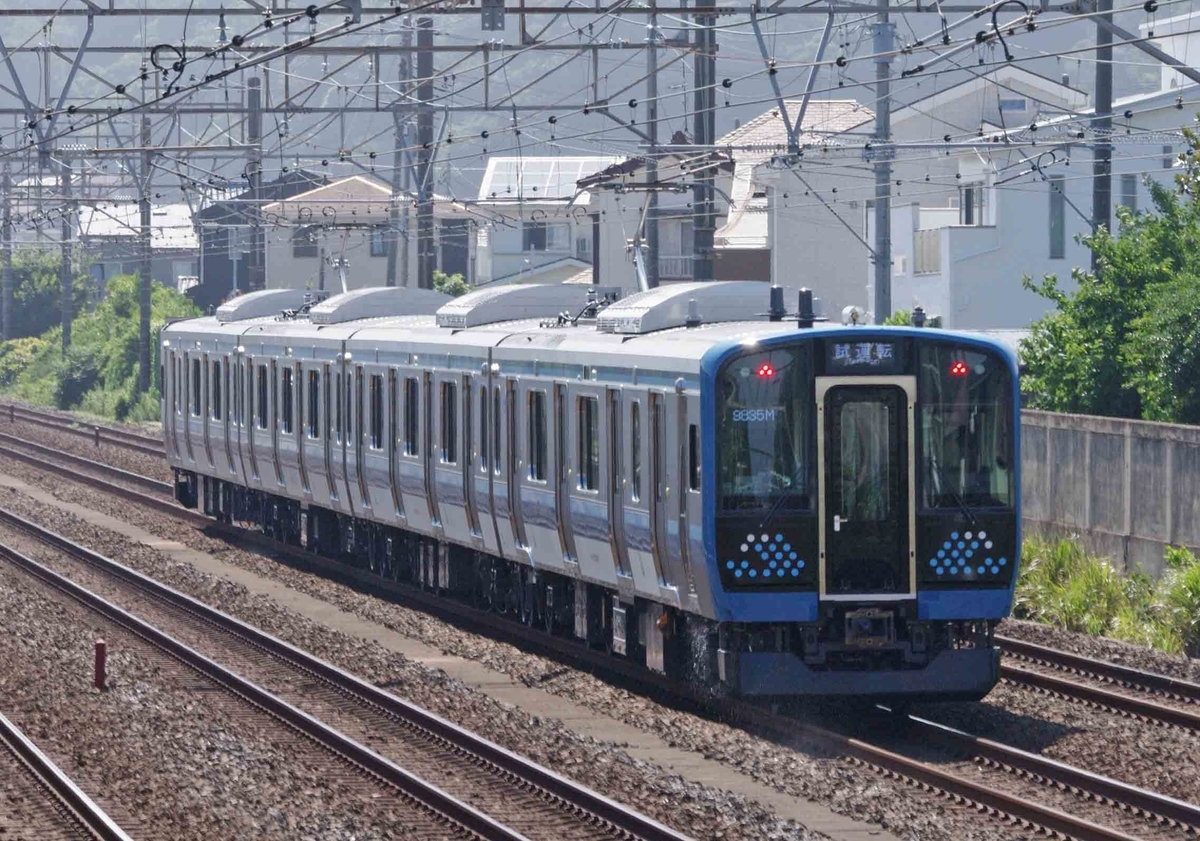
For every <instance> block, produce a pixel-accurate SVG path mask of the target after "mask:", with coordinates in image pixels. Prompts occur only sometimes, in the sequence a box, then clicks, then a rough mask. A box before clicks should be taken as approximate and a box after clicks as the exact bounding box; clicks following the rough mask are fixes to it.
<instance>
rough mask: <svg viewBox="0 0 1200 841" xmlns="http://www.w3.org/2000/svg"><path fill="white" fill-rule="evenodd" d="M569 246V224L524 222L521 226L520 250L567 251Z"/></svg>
mask: <svg viewBox="0 0 1200 841" xmlns="http://www.w3.org/2000/svg"><path fill="white" fill-rule="evenodd" d="M570 248H571V229H570V226H569V225H563V224H552V223H547V222H525V223H524V224H523V225H522V226H521V250H522V251H569V250H570Z"/></svg>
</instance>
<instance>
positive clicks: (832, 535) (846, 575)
mask: <svg viewBox="0 0 1200 841" xmlns="http://www.w3.org/2000/svg"><path fill="white" fill-rule="evenodd" d="M916 389H917V386H916V378H915V377H818V378H817V381H816V403H817V412H818V418H819V422H820V424H821V425H820V427H819V428H820V429H821V430H822V432H823V434H821V435H818V436H817V442H818V447H817V459H818V463H819V465H820V473H819V486H818V489H819V493H820V505H821V514H820V530H819V534H820V556H819V557H820V566H819V576H820V598H821V599H822V600H825V601H839V600H842V601H854V600H858V599H862V598H863V597H864V596H869V597H870V598H872V599H877V600H878V599H882V600H900V599H907V598H913V597H915V595H916V566H915V565H916V554H915V552H914V551H913V550H914V547H915V545H916V509H915V502H916V494H915V475H914V474H915V470H914V459H915V455H914V446H915V444H914V435H913V430H914V423H913V416H914V406H915V400H916Z"/></svg>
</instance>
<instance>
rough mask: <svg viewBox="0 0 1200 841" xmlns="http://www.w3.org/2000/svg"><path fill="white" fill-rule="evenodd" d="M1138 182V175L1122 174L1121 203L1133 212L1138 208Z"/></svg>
mask: <svg viewBox="0 0 1200 841" xmlns="http://www.w3.org/2000/svg"><path fill="white" fill-rule="evenodd" d="M1137 201H1138V182H1137V176H1136V175H1132V174H1130V175H1122V176H1121V204H1122V205H1123V206H1125V207H1128V208H1129V209H1130V211H1132V212H1133V213H1137V209H1138V204H1137Z"/></svg>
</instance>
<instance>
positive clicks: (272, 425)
mask: <svg viewBox="0 0 1200 841" xmlns="http://www.w3.org/2000/svg"><path fill="white" fill-rule="evenodd" d="M280 388H281V386H280V382H279V363H278V362H277V361H276V360H274V359H272V360H271V393H270V396H269V397H268V398H267V401H268V402H267V405H268V407H269V412H268V414H267V422H268V425H267V429H268V431H269V433H270V444H269V446H270V447H271V462H272V463H273V464H274V465H275V484H276V485H278V486H279V487H284V485H285V482H284V481H283V461H282V458H281V455H280V452H279V429H280V424H281V423H283V422H284V414H283V408H282V405H283V401H282V399H281V397H280Z"/></svg>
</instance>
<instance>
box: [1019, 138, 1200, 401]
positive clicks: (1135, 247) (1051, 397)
mask: <svg viewBox="0 0 1200 841" xmlns="http://www.w3.org/2000/svg"><path fill="white" fill-rule="evenodd" d="M1185 134H1186V135H1187V138H1188V143H1189V144H1190V146H1191V149H1190V150H1189V151H1188V152H1187V153H1186V154H1185V155H1183V156H1181V158H1180V159H1181V160H1182V161H1184V162H1185V164H1186V166H1185V169H1184V172H1183V173H1182V174H1181V175H1179V176H1177V178H1176V180H1177V186H1178V187H1179V193H1176V192H1174V191H1172V190H1171V189H1169V188H1167V187H1164V186H1162V185H1161V184H1158V183H1157V182H1155V181H1153V180H1147V182H1146V184H1147V187H1148V189H1149V190H1150V196H1151V199H1152V204H1153V209H1152V210H1150V211H1148V212H1146V213H1141V214H1134V213H1131V212H1130V211H1129V210H1128V209H1126V208H1119V209H1118V210H1117V218H1118V222H1119V234H1117V235H1115V236H1114V235H1113V234H1112V233H1110V232H1109V231H1106V230H1103V229H1102V230H1100V231H1098V232H1097V233H1096V234H1095V235H1093V236H1089V237H1085V238H1084V239H1083V240H1082V241H1083V242H1084V243H1085V244H1086V245H1087V246H1088V247H1089V248H1090V249H1091V250H1092V251H1093V252H1094V254H1095V256H1096V258H1097V265H1098V270H1097V271H1096V272H1094V273H1093V272H1089V271H1084V270H1082V269H1076V270H1075V271H1074V272H1073V273H1072V277H1073V279H1074V281H1075V283H1076V284H1077V286H1078V289H1077V291H1076V292H1074V293H1073V294H1067V293H1065V292H1063V291H1062V289H1061V288H1060V286H1059V282H1058V278H1057V277H1055V276H1052V275H1051V276H1047V277H1045V278H1043V280H1042V281H1041V282H1040V283H1037V282H1034V281H1033V280H1031V279H1030V278H1028V277H1026V278H1025V279H1024V281H1023V282H1024V285H1025V287H1026V288H1027V289H1030V290H1032V291H1035V292H1037V293H1038V294H1040V295H1041V296H1042V297H1044V298H1046V299H1047V300H1049V301H1051V302H1053V303H1054V305H1055V310H1054V311H1053V312H1051V313H1049V314H1048V315H1047V316H1045V317H1044V318H1042V319H1041V320H1040V321H1038V322H1036V323H1034V325H1033V330H1032V334H1031V336H1030V337H1029V339H1027V340H1026V341H1025V342H1023V343H1022V357H1023V359H1024V361H1025V364H1026V370H1027V373H1026V376H1025V377H1024V378H1023V380H1022V387H1023V390H1024V391H1025V392H1026V393H1027V394H1028V395H1029V403H1030V405H1032V406H1034V407H1035V408H1040V409H1049V410H1052V411H1059V412H1081V413H1085V414H1097V415H1111V416H1117V417H1128V418H1145V419H1149V420H1160V421H1171V422H1176V423H1200V382H1197V381H1196V379H1195V377H1194V375H1193V372H1194V371H1195V370H1196V367H1195V366H1196V363H1197V362H1198V361H1200V342H1198V341H1197V339H1200V327H1198V326H1197V322H1198V318H1200V199H1198V193H1197V190H1198V188H1200V170H1198V169H1197V166H1198V165H1197V163H1196V160H1197V155H1196V154H1195V153H1196V152H1197V151H1200V139H1198V138H1197V136H1196V135H1195V134H1194V133H1193V132H1191V131H1188V130H1185Z"/></svg>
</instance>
